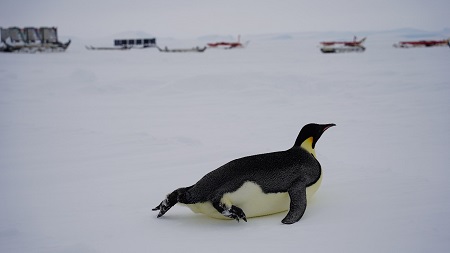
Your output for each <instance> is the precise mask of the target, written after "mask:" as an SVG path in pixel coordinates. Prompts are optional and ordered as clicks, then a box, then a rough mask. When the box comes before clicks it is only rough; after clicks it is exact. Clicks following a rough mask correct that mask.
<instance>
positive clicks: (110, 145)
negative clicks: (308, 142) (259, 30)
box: [0, 37, 450, 253]
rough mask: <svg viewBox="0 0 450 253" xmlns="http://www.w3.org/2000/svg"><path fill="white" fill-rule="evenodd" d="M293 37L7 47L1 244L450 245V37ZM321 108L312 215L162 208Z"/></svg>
mask: <svg viewBox="0 0 450 253" xmlns="http://www.w3.org/2000/svg"><path fill="white" fill-rule="evenodd" d="M281 38H282V37H280V38H279V39H278V40H269V39H265V40H252V41H251V42H250V44H249V47H248V48H247V49H242V50H207V51H206V52H205V53H203V54H197V53H180V54H175V53H174V54H168V53H160V52H158V51H157V50H153V49H149V50H135V51H133V50H131V51H120V52H95V51H87V50H85V49H84V48H83V44H80V43H79V44H77V43H74V44H73V45H72V46H71V48H69V50H68V51H67V52H65V53H54V54H32V55H28V54H2V55H0V202H1V205H0V252H5V253H6V252H21V253H23V252H50V253H52V252H73V253H75V252H84V253H93V252H108V253H111V252H274V251H276V252H358V253H360V252H377V253H379V252H445V251H447V250H449V249H450V241H449V238H450V219H449V217H450V187H449V184H450V172H449V164H450V158H449V157H450V155H449V150H450V134H449V131H450V129H449V125H450V102H449V101H450V100H449V99H450V83H449V77H450V74H449V73H450V72H449V68H448V67H449V66H450V57H449V54H450V50H449V48H445V47H443V48H423V49H395V48H393V47H392V44H393V43H395V42H397V40H396V38H392V39H389V38H382V39H379V40H377V39H376V38H369V39H368V40H367V42H366V46H367V51H366V52H365V53H348V54H336V55H324V54H321V53H320V51H319V48H318V47H317V44H318V41H320V40H317V39H316V38H314V39H309V40H307V39H296V38H290V37H289V38H287V39H285V40H283V39H281ZM371 39H372V40H371ZM170 43H172V44H177V46H184V47H192V46H197V45H198V46H201V45H202V44H201V43H202V41H197V42H195V43H196V44H194V43H191V42H189V43H187V42H186V43H185V44H183V41H169V42H168V44H169V46H171V45H170ZM162 46H164V44H162ZM310 122H317V123H335V124H337V126H336V127H333V128H331V129H329V130H328V131H327V132H326V133H325V134H324V135H323V136H322V138H321V139H320V141H319V142H318V144H317V146H316V152H317V156H318V159H319V161H320V162H321V164H322V168H323V172H324V179H323V183H322V186H321V188H320V189H319V191H318V192H317V194H316V196H315V198H314V200H313V201H311V202H310V203H309V205H308V208H307V210H306V213H305V215H304V217H303V218H302V219H301V220H300V222H298V223H296V224H294V225H282V224H281V220H282V218H283V217H284V215H285V213H281V214H276V215H271V216H266V217H261V218H253V219H249V221H248V222H247V223H245V222H241V223H237V222H235V221H224V220H214V219H211V218H208V217H206V216H203V215H199V214H194V213H192V212H191V211H190V210H189V209H188V208H186V207H183V206H175V207H174V208H172V209H171V210H170V211H169V212H168V213H167V214H166V215H165V216H164V217H163V218H160V219H157V218H156V215H157V213H156V212H152V211H151V208H153V207H155V206H156V205H157V204H159V202H160V201H161V200H162V199H163V198H164V197H165V195H166V194H167V193H169V192H171V191H172V190H174V189H175V188H178V187H181V186H188V185H191V184H193V183H195V182H196V181H197V180H198V179H200V178H201V177H202V176H203V175H204V174H206V173H207V172H209V171H211V170H213V169H215V168H217V167H219V166H220V165H222V164H224V163H226V162H228V161H230V160H232V159H235V158H238V157H242V156H247V155H252V154H257V153H265V152H271V151H278V150H284V149H288V148H290V147H291V146H292V145H293V143H294V141H295V138H296V137H297V134H298V132H299V131H300V129H301V127H302V126H303V125H305V124H307V123H310Z"/></svg>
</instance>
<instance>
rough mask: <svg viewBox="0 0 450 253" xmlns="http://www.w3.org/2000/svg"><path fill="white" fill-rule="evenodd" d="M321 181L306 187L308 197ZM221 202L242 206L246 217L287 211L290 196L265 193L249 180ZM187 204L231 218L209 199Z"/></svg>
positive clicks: (199, 210) (282, 193)
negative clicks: (220, 211)
mask: <svg viewBox="0 0 450 253" xmlns="http://www.w3.org/2000/svg"><path fill="white" fill-rule="evenodd" d="M321 181H322V177H320V178H319V180H318V181H317V183H316V184H314V185H312V186H310V187H308V188H306V194H307V197H308V198H310V197H312V195H313V194H314V193H315V192H316V191H317V189H318V187H319V185H320V183H321ZM221 202H222V203H224V204H225V205H226V206H227V207H231V205H234V206H237V207H239V208H241V209H242V210H243V211H244V213H245V215H246V217H247V218H251V217H257V216H263V215H269V214H274V213H279V212H283V211H287V210H288V209H289V204H290V198H289V194H288V193H287V192H280V193H264V192H263V191H262V189H261V187H260V186H259V185H257V184H256V183H254V182H250V181H247V182H245V183H244V184H243V185H242V186H241V187H240V188H239V189H238V190H237V191H234V192H231V193H226V194H224V195H223V197H222V199H221ZM187 206H188V207H189V208H190V209H191V210H192V211H193V212H195V213H203V214H206V215H208V216H210V217H213V218H217V219H229V218H227V217H225V216H223V215H222V214H221V213H219V212H218V211H217V210H216V209H215V208H214V207H213V205H212V203H211V202H209V201H207V202H202V203H196V204H188V205H187Z"/></svg>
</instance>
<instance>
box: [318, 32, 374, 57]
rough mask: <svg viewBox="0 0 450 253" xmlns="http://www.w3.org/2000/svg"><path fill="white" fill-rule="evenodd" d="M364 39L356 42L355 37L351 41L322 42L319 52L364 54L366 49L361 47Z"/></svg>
mask: <svg viewBox="0 0 450 253" xmlns="http://www.w3.org/2000/svg"><path fill="white" fill-rule="evenodd" d="M364 41H366V38H365V37H364V38H362V39H361V40H357V39H356V36H355V37H353V41H322V42H320V44H321V45H322V47H321V48H320V51H322V53H345V52H364V50H366V48H365V47H364V46H363V45H362V44H363V43H364Z"/></svg>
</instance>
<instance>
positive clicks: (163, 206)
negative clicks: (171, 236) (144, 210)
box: [152, 199, 173, 218]
mask: <svg viewBox="0 0 450 253" xmlns="http://www.w3.org/2000/svg"><path fill="white" fill-rule="evenodd" d="M172 206H173V205H170V204H169V201H168V199H165V200H163V201H162V202H161V204H159V205H158V206H157V207H155V208H153V209H152V211H158V210H159V213H158V216H157V218H159V217H161V216H163V215H164V214H165V213H166V212H167V211H169V209H170V208H171V207H172Z"/></svg>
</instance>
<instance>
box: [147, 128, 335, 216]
mask: <svg viewBox="0 0 450 253" xmlns="http://www.w3.org/2000/svg"><path fill="white" fill-rule="evenodd" d="M332 126H335V124H315V123H310V124H307V125H305V126H304V127H303V128H302V129H301V130H300V133H299V134H298V137H297V139H296V140H295V143H294V146H293V147H291V148H290V149H288V150H285V151H278V152H272V153H265V154H258V155H252V156H246V157H242V158H238V159H235V160H232V161H231V162H228V163H226V164H224V165H222V166H220V167H219V168H217V169H215V170H213V171H211V172H209V173H208V174H206V175H205V176H204V177H203V178H201V179H200V180H199V181H198V182H197V183H195V184H194V185H192V186H189V187H182V188H178V189H176V190H174V191H173V192H171V193H170V194H168V195H167V196H166V198H165V199H164V200H163V201H162V202H161V203H160V204H159V205H158V206H157V207H155V208H153V209H152V210H153V211H159V214H158V216H157V217H158V218H159V217H161V216H163V215H164V214H165V213H166V212H167V211H168V210H169V209H170V208H171V207H173V206H174V205H175V204H177V203H181V204H185V205H187V206H188V207H189V208H190V209H191V210H192V211H193V212H195V213H203V214H206V215H208V216H210V217H213V218H218V219H235V220H237V221H238V222H239V220H241V219H242V220H244V221H247V218H250V217H257V216H263V215H269V214H274V213H279V212H283V211H287V210H289V211H288V213H287V215H286V216H285V217H284V219H283V220H282V221H281V222H282V223H284V224H293V223H295V222H297V221H299V220H300V219H301V218H302V216H303V214H304V212H305V210H306V203H307V199H308V198H310V197H312V195H313V194H314V193H315V192H316V191H317V190H318V188H319V186H320V184H321V182H322V168H321V166H320V163H319V161H317V158H316V152H315V146H316V143H317V141H318V140H319V138H320V137H321V136H322V134H323V133H324V132H325V131H326V130H327V129H328V128H330V127H332Z"/></svg>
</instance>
